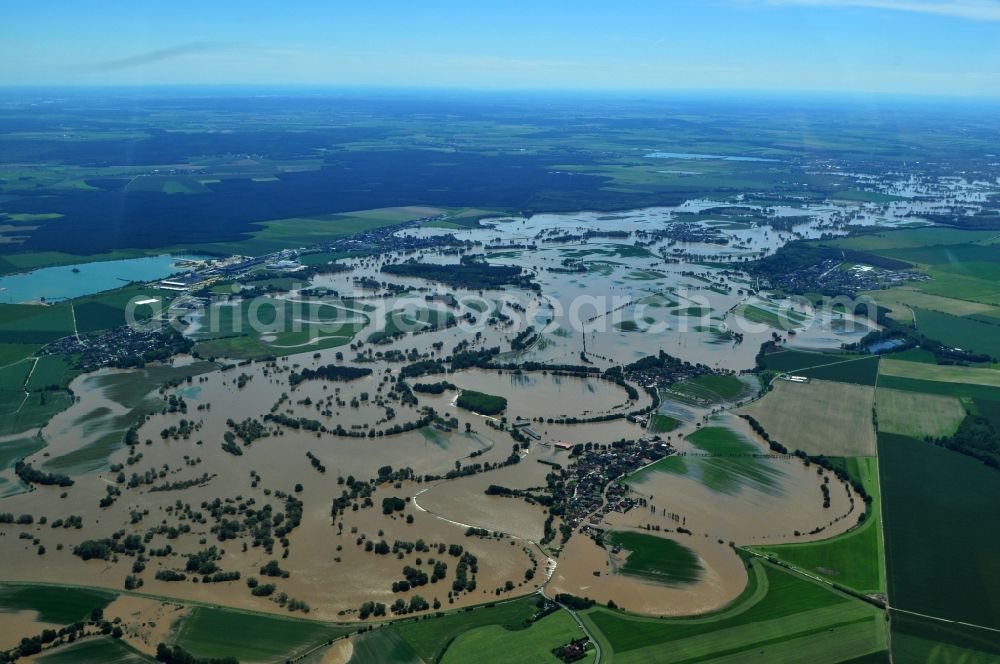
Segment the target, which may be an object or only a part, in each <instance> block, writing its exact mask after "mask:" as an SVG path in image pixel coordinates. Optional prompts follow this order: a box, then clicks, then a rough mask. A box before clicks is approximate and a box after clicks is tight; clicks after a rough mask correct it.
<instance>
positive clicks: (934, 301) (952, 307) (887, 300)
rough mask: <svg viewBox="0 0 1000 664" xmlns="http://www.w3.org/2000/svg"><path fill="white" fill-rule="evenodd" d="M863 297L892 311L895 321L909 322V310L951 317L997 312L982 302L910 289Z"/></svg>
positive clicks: (892, 289) (892, 290)
mask: <svg viewBox="0 0 1000 664" xmlns="http://www.w3.org/2000/svg"><path fill="white" fill-rule="evenodd" d="M864 295H866V296H868V297H871V298H873V299H874V300H875V301H876V302H878V304H879V305H880V306H883V307H888V308H890V309H892V311H893V314H892V317H893V318H896V319H897V320H904V321H911V320H913V316H911V308H914V307H915V308H920V309H929V310H932V311H940V312H942V313H946V314H951V315H952V316H971V315H975V314H983V313H991V312H996V311H998V309H997V307H994V306H992V305H989V304H983V303H982V302H971V301H969V300H958V299H955V298H951V297H945V296H941V295H930V294H929V293H924V292H922V291H918V290H913V289H912V288H890V289H889V290H880V291H869V292H866V293H864Z"/></svg>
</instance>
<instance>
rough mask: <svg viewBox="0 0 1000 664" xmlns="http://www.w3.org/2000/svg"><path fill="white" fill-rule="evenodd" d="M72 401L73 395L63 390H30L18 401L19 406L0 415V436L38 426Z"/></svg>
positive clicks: (67, 406) (42, 424)
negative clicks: (30, 391) (29, 392)
mask: <svg viewBox="0 0 1000 664" xmlns="http://www.w3.org/2000/svg"><path fill="white" fill-rule="evenodd" d="M72 403H73V397H72V396H71V395H70V393H69V392H67V391H65V390H61V391H59V392H49V391H44V392H32V393H31V394H29V395H27V397H25V398H24V399H23V400H21V401H20V405H19V406H17V405H15V408H16V410H13V411H7V412H6V414H5V415H4V416H3V417H0V436H7V435H10V434H13V433H21V432H22V431H27V430H29V429H37V428H40V427H42V426H44V425H45V423H46V422H48V421H49V420H50V419H52V416H53V415H55V414H56V413H58V412H59V411H62V410H65V409H66V408H69V406H70V404H72ZM0 407H4V406H0Z"/></svg>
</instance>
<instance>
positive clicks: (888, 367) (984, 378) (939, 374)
mask: <svg viewBox="0 0 1000 664" xmlns="http://www.w3.org/2000/svg"><path fill="white" fill-rule="evenodd" d="M881 374H882V376H898V377H900V378H912V379H916V380H926V381H934V382H947V383H964V384H969V385H987V386H990V387H1000V370H998V369H993V368H979V367H963V366H957V365H933V364H921V363H919V362H903V361H899V360H892V359H887V360H885V363H884V364H883V366H882V367H881Z"/></svg>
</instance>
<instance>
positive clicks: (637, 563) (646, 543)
mask: <svg viewBox="0 0 1000 664" xmlns="http://www.w3.org/2000/svg"><path fill="white" fill-rule="evenodd" d="M605 541H607V542H608V543H610V544H612V545H614V546H619V547H621V548H622V549H625V551H627V552H628V558H626V560H625V563H624V564H623V565H621V567H620V568H619V569H618V571H619V572H621V573H622V574H628V575H630V576H638V577H641V578H644V579H646V580H648V581H654V582H656V583H663V584H666V585H669V586H676V585H683V584H686V583H694V582H695V581H697V580H698V579H700V578H701V576H702V574H703V573H704V571H705V570H704V569H703V568H702V566H701V563H700V562H698V556H697V555H695V553H694V552H693V551H691V550H690V549H689V548H687V547H686V546H684V545H682V544H678V543H677V542H675V541H673V540H669V539H665V538H663V537H657V536H655V535H647V534H645V533H639V532H634V531H614V532H611V533H608V534H607V535H606V536H605Z"/></svg>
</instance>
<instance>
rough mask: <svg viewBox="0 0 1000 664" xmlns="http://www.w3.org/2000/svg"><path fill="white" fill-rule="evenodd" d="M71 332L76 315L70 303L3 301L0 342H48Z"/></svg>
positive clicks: (0, 316)
mask: <svg viewBox="0 0 1000 664" xmlns="http://www.w3.org/2000/svg"><path fill="white" fill-rule="evenodd" d="M72 333H73V316H72V314H71V313H70V310H69V305H68V304H65V303H61V304H54V305H51V306H44V305H38V304H3V305H0V343H5V344H38V343H48V342H50V341H55V340H56V339H61V338H62V337H65V336H67V335H69V334H72Z"/></svg>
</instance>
